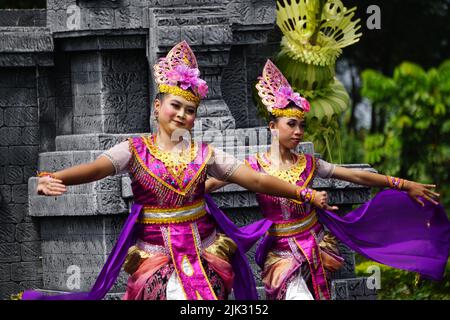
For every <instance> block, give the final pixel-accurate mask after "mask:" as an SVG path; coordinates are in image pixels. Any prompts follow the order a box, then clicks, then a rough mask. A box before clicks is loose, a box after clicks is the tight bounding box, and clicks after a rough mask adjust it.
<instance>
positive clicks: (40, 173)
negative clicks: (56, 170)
mask: <svg viewBox="0 0 450 320" xmlns="http://www.w3.org/2000/svg"><path fill="white" fill-rule="evenodd" d="M37 176H38V177H39V178H42V177H50V178H53V179H55V176H54V175H53V173H51V172H47V171H41V172H38V174H37Z"/></svg>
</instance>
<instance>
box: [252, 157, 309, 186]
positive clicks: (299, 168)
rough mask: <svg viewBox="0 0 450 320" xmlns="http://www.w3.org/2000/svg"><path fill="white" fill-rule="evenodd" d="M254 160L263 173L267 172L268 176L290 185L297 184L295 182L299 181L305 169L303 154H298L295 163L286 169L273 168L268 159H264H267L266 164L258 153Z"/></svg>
mask: <svg viewBox="0 0 450 320" xmlns="http://www.w3.org/2000/svg"><path fill="white" fill-rule="evenodd" d="M256 159H257V161H258V163H259V164H260V165H261V167H262V168H263V169H264V171H265V172H267V173H268V174H269V175H271V176H274V177H276V178H278V179H281V180H283V181H286V182H289V183H292V184H296V183H297V181H298V180H299V179H300V175H301V174H302V172H303V170H305V168H306V157H305V155H304V154H300V155H299V156H298V159H297V162H296V163H295V164H294V165H293V166H291V167H289V168H287V169H277V168H274V167H273V166H272V163H271V162H270V160H269V159H268V157H266V159H267V162H266V161H265V160H263V159H262V158H261V157H260V155H259V154H258V153H257V154H256Z"/></svg>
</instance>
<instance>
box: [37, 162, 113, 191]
mask: <svg viewBox="0 0 450 320" xmlns="http://www.w3.org/2000/svg"><path fill="white" fill-rule="evenodd" d="M114 172H115V169H114V166H113V164H112V162H111V161H110V160H109V159H108V158H106V157H98V158H97V159H96V160H95V161H92V162H89V163H84V164H80V165H77V166H73V167H70V168H68V169H64V170H61V171H57V172H53V173H51V176H44V177H40V178H39V182H38V186H37V193H38V194H43V195H47V196H59V195H61V194H63V193H64V192H66V191H67V189H66V186H70V185H76V184H83V183H89V182H93V181H97V180H100V179H103V178H105V177H107V176H109V175H111V174H113V173H114Z"/></svg>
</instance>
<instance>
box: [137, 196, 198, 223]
mask: <svg viewBox="0 0 450 320" xmlns="http://www.w3.org/2000/svg"><path fill="white" fill-rule="evenodd" d="M204 215H206V210H205V201H204V200H201V201H199V202H197V203H194V204H191V205H189V206H184V207H178V208H155V207H144V208H143V209H142V212H141V214H140V216H139V219H138V222H139V223H143V224H162V223H182V222H188V221H196V220H198V219H200V218H201V217H203V216H204Z"/></svg>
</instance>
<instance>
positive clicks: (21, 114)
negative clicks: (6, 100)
mask: <svg viewBox="0 0 450 320" xmlns="http://www.w3.org/2000/svg"><path fill="white" fill-rule="evenodd" d="M38 121H39V118H38V109H37V108H36V107H33V106H31V107H27V108H7V109H5V124H6V125H7V126H10V127H18V126H35V125H37V124H38Z"/></svg>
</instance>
